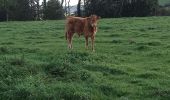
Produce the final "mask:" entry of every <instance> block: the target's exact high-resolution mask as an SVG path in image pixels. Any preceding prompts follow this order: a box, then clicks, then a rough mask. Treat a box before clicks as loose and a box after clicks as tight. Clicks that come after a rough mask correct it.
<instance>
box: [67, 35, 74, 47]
mask: <svg viewBox="0 0 170 100" xmlns="http://www.w3.org/2000/svg"><path fill="white" fill-rule="evenodd" d="M73 34H74V33H72V32H69V34H68V48H70V49H72V38H73Z"/></svg>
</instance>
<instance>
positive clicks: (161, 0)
mask: <svg viewBox="0 0 170 100" xmlns="http://www.w3.org/2000/svg"><path fill="white" fill-rule="evenodd" d="M159 4H160V5H165V4H170V0H159Z"/></svg>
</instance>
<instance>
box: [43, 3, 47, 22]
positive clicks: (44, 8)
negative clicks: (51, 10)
mask: <svg viewBox="0 0 170 100" xmlns="http://www.w3.org/2000/svg"><path fill="white" fill-rule="evenodd" d="M46 9H47V1H46V0H43V18H44V19H46Z"/></svg>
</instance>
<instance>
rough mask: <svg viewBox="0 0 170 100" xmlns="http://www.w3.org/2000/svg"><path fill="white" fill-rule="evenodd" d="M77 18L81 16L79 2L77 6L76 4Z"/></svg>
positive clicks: (79, 1)
mask: <svg viewBox="0 0 170 100" xmlns="http://www.w3.org/2000/svg"><path fill="white" fill-rule="evenodd" d="M77 16H81V0H78V4H77Z"/></svg>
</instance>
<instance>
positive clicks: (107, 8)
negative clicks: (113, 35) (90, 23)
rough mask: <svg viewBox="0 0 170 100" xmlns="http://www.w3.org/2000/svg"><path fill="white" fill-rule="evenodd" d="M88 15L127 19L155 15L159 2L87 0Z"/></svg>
mask: <svg viewBox="0 0 170 100" xmlns="http://www.w3.org/2000/svg"><path fill="white" fill-rule="evenodd" d="M85 4H86V5H85V12H86V15H91V14H97V15H100V16H101V17H104V18H105V17H106V18H108V17H125V16H126V17H127V16H150V15H155V14H156V11H157V8H158V0H86V3H85Z"/></svg>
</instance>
